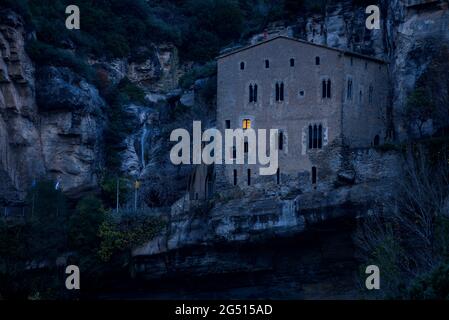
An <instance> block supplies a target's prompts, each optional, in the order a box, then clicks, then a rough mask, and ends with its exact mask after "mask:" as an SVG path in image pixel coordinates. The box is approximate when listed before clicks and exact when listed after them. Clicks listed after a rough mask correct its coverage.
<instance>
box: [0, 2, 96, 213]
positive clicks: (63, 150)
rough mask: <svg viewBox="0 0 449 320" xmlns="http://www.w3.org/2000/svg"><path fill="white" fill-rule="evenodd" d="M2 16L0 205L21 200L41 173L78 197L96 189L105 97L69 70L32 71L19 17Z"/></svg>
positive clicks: (4, 12)
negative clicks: (0, 180)
mask: <svg viewBox="0 0 449 320" xmlns="http://www.w3.org/2000/svg"><path fill="white" fill-rule="evenodd" d="M0 17H1V23H0V42H1V58H0V73H1V84H0V133H1V134H0V141H1V146H0V158H1V162H0V175H1V178H2V184H1V186H0V203H2V204H4V205H6V206H8V205H14V204H15V203H20V202H22V201H23V199H24V196H25V193H26V191H27V190H28V189H29V188H30V187H31V185H32V182H33V180H37V179H40V178H44V177H45V178H49V179H53V180H54V181H56V180H59V181H60V183H61V186H62V188H63V190H64V191H65V192H66V193H67V194H69V195H72V196H76V197H78V196H80V194H82V193H83V192H86V191H89V190H92V189H94V188H96V187H97V182H98V181H97V171H98V166H99V163H100V162H101V159H102V155H101V150H100V146H101V141H102V134H101V132H102V126H103V120H104V119H103V116H102V108H103V107H104V101H103V99H102V98H101V97H100V96H99V94H98V90H97V89H96V88H95V87H94V86H93V85H91V84H89V83H87V82H86V81H85V80H83V79H82V78H81V77H79V76H78V75H76V74H74V73H73V72H72V71H70V70H68V69H64V68H54V67H52V68H45V69H42V70H38V71H37V70H35V68H34V66H33V63H32V62H31V60H30V58H29V57H28V56H27V54H26V52H25V46H24V42H25V37H26V34H25V32H24V28H23V22H22V20H21V18H20V17H19V16H17V15H16V14H15V13H13V12H12V11H9V10H3V11H1V13H0Z"/></svg>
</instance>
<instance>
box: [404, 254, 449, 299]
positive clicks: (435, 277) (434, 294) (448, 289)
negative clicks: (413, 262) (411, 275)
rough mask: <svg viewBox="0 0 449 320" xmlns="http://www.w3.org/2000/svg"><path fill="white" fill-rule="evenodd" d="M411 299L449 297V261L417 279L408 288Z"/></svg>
mask: <svg viewBox="0 0 449 320" xmlns="http://www.w3.org/2000/svg"><path fill="white" fill-rule="evenodd" d="M408 298H409V299H420V300H424V299H432V300H443V299H445V300H448V299H449V261H446V262H445V263H441V265H439V266H438V267H437V268H435V269H434V270H432V271H430V272H429V273H428V274H425V275H424V276H421V277H419V278H418V279H416V280H415V281H414V282H413V284H412V285H411V286H410V289H409V290H408Z"/></svg>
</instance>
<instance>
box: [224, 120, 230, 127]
mask: <svg viewBox="0 0 449 320" xmlns="http://www.w3.org/2000/svg"><path fill="white" fill-rule="evenodd" d="M225 128H226V129H231V120H226V121H225Z"/></svg>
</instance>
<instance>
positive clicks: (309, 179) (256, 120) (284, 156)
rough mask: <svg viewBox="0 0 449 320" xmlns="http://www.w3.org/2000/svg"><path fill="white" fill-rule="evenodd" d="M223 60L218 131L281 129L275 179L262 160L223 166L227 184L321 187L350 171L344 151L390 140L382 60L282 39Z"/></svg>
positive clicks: (219, 172) (221, 177)
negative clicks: (264, 171)
mask: <svg viewBox="0 0 449 320" xmlns="http://www.w3.org/2000/svg"><path fill="white" fill-rule="evenodd" d="M217 65H218V76H217V78H218V79H217V81H218V90H217V128H218V129H219V130H220V131H221V132H224V130H225V129H227V128H229V129H236V128H243V129H245V128H253V129H256V130H257V129H278V130H279V132H280V134H279V136H278V146H277V148H278V149H279V169H278V172H277V173H276V174H275V175H274V176H259V170H257V169H258V165H247V164H244V165H236V164H233V165H216V166H215V167H216V168H215V169H216V182H217V184H218V185H220V186H221V187H223V186H224V185H228V186H232V185H238V186H239V187H241V188H248V187H250V188H252V187H253V186H259V187H263V188H266V186H267V185H268V184H272V185H282V184H289V185H291V186H292V187H295V186H298V185H299V186H301V187H304V186H305V185H309V186H311V187H312V188H317V187H318V188H319V186H320V182H323V185H325V184H324V182H325V181H327V182H328V183H331V181H332V180H334V179H335V177H336V176H337V175H338V171H339V170H340V171H341V170H342V168H341V158H342V157H344V154H343V153H344V150H347V149H351V148H366V147H371V146H375V145H379V144H382V143H383V142H384V140H385V138H386V119H385V118H386V109H387V103H388V95H389V82H388V70H387V68H388V66H387V64H386V63H385V62H384V61H382V60H379V59H376V58H373V57H369V56H364V55H360V54H357V53H353V52H348V51H344V50H341V49H335V48H331V47H327V46H323V45H318V44H314V43H310V42H306V41H303V40H298V39H294V38H290V37H286V36H278V37H274V38H271V39H267V40H265V41H261V42H259V43H256V44H252V45H249V46H247V47H242V48H239V49H236V50H234V51H231V52H226V53H224V54H222V55H221V56H219V57H218V58H217ZM224 152H229V153H232V152H234V153H235V151H234V150H231V149H230V150H224ZM245 163H246V162H245ZM298 182H299V184H298ZM221 187H218V186H217V189H218V188H221Z"/></svg>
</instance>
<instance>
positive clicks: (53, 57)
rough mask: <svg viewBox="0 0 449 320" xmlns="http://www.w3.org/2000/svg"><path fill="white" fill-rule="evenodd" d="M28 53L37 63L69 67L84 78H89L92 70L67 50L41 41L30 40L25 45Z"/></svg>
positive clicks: (80, 58) (91, 76) (91, 75)
mask: <svg viewBox="0 0 449 320" xmlns="http://www.w3.org/2000/svg"><path fill="white" fill-rule="evenodd" d="M26 49H27V53H28V55H29V56H30V57H31V59H32V60H33V61H34V62H36V63H37V64H38V65H53V66H58V67H69V68H71V69H72V70H73V71H75V72H76V73H78V74H79V75H81V76H83V77H84V78H86V79H88V80H91V79H92V78H93V70H92V69H91V67H90V66H89V65H88V64H87V63H86V62H85V61H84V60H83V59H82V57H79V56H76V55H75V54H73V53H72V52H70V51H68V50H63V49H58V48H56V47H54V46H52V45H48V44H46V43H43V42H41V41H32V42H30V43H29V44H28V46H27V47H26Z"/></svg>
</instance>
